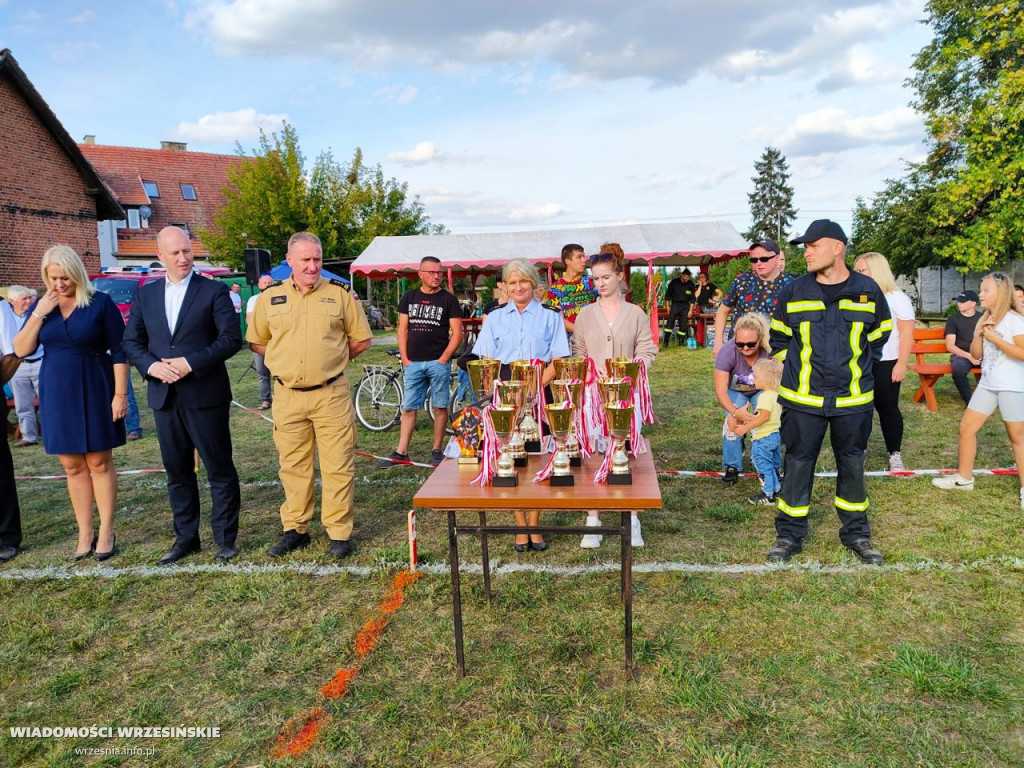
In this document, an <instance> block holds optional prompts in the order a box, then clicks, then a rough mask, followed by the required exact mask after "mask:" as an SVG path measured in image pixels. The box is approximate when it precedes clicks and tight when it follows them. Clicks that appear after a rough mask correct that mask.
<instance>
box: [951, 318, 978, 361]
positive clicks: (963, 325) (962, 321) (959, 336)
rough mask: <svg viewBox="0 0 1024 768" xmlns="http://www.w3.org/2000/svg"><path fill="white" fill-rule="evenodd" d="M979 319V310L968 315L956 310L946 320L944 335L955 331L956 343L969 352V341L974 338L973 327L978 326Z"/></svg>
mask: <svg viewBox="0 0 1024 768" xmlns="http://www.w3.org/2000/svg"><path fill="white" fill-rule="evenodd" d="M979 320H981V312H978V311H977V310H975V312H974V314H973V315H971V316H970V317H964V316H963V314H961V313H960V311H959V310H957V311H956V312H954V313H953V314H952V315H950V316H949V319H948V320H947V321H946V335H947V336H949V334H951V333H955V334H956V342H955V343H956V345H957V346H958V347H959V348H960V349H962V350H963V351H964V352H970V351H971V342H972V341H973V340H974V329H975V328H977V327H978V321H979Z"/></svg>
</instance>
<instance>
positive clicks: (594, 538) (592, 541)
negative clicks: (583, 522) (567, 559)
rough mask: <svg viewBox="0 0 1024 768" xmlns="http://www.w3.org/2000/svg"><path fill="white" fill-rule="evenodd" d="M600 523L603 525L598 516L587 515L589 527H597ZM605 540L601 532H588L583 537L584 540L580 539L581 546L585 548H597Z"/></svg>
mask: <svg viewBox="0 0 1024 768" xmlns="http://www.w3.org/2000/svg"><path fill="white" fill-rule="evenodd" d="M599 525H601V521H600V520H599V519H598V518H596V517H591V516H590V515H587V528H596V527H597V526H599ZM603 540H604V536H602V535H601V534H600V533H588V534H587V535H586V536H584V537H583V540H582V541H580V546H581V547H582V548H583V549H597V548H598V547H600V546H601V542H602V541H603Z"/></svg>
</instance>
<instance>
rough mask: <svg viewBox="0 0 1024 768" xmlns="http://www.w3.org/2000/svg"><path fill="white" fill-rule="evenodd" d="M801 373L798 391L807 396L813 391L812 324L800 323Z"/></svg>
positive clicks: (798, 377)
mask: <svg viewBox="0 0 1024 768" xmlns="http://www.w3.org/2000/svg"><path fill="white" fill-rule="evenodd" d="M800 343H801V347H800V373H799V375H798V376H797V388H796V391H797V392H798V393H799V394H801V395H806V394H808V393H809V392H810V391H811V324H810V323H800Z"/></svg>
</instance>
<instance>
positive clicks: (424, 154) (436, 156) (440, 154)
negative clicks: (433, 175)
mask: <svg viewBox="0 0 1024 768" xmlns="http://www.w3.org/2000/svg"><path fill="white" fill-rule="evenodd" d="M475 159H476V158H475V157H473V156H472V155H470V154H469V153H468V152H444V151H442V150H441V149H439V148H438V147H437V145H436V144H434V142H432V141H421V142H420V143H419V144H417V145H416V146H415V147H413V148H412V149H409V150H405V151H402V152H391V153H389V154H388V162H389V163H395V164H396V165H402V166H405V167H407V168H408V167H412V166H415V165H427V164H428V163H435V164H437V165H452V164H457V163H467V162H471V161H473V160H475Z"/></svg>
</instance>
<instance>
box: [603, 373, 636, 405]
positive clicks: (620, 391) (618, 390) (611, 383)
mask: <svg viewBox="0 0 1024 768" xmlns="http://www.w3.org/2000/svg"><path fill="white" fill-rule="evenodd" d="M632 388H633V385H632V384H630V382H628V381H626V379H622V378H612V379H601V380H600V381H598V382H597V391H598V392H600V393H601V402H602V403H609V404H612V405H614V404H615V403H617V402H619V401H620V400H627V401H628V400H629V399H630V397H629V393H630V390H631V389H632Z"/></svg>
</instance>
